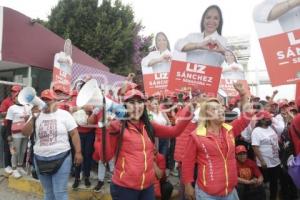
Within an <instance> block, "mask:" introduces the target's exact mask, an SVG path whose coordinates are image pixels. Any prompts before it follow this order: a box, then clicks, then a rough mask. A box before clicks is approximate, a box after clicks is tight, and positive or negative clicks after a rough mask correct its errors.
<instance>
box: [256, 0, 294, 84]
mask: <svg viewBox="0 0 300 200" xmlns="http://www.w3.org/2000/svg"><path fill="white" fill-rule="evenodd" d="M299 16H300V1H299V0H295V1H288V0H262V2H261V3H260V4H258V5H257V6H256V7H255V9H254V12H253V17H254V22H255V26H256V29H257V33H258V36H259V42H260V46H261V49H262V53H263V56H264V59H265V63H266V67H267V70H268V73H269V77H270V80H271V84H272V86H278V85H285V84H292V83H295V82H297V81H299V80H300V53H299V49H300V18H299Z"/></svg>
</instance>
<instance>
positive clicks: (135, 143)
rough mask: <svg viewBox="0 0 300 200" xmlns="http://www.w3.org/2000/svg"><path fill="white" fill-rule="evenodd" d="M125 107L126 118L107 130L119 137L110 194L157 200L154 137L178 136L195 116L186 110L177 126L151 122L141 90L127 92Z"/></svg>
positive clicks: (113, 123)
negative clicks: (154, 185)
mask: <svg viewBox="0 0 300 200" xmlns="http://www.w3.org/2000/svg"><path fill="white" fill-rule="evenodd" d="M124 104H125V106H126V108H127V117H126V119H125V120H114V121H112V122H111V123H110V125H109V127H108V128H107V132H108V133H109V134H110V135H111V138H112V137H116V136H117V137H118V138H119V139H118V142H117V150H116V164H115V169H114V173H113V177H112V183H111V188H110V192H111V195H112V198H113V199H114V200H116V199H118V200H122V199H124V200H127V199H130V200H148V199H151V200H154V199H155V197H154V187H153V184H154V180H155V173H154V168H153V166H154V163H153V162H154V152H153V151H154V137H155V136H157V137H164V138H169V137H176V136H178V135H179V134H180V133H181V131H182V130H184V128H185V126H186V125H187V124H188V123H189V120H190V118H191V116H190V115H191V113H190V112H189V107H186V108H184V109H182V110H181V111H180V112H179V113H178V114H177V116H178V117H179V118H178V122H177V124H176V126H162V125H158V124H156V123H154V122H150V121H149V119H148V114H147V111H146V109H145V97H144V95H143V94H142V93H141V92H140V91H138V90H136V89H132V90H129V91H128V92H126V93H125V96H124ZM112 139H113V138H112Z"/></svg>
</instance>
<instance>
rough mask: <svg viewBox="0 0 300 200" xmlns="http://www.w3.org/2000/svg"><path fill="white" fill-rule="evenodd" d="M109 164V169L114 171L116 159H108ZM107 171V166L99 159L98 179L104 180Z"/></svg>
mask: <svg viewBox="0 0 300 200" xmlns="http://www.w3.org/2000/svg"><path fill="white" fill-rule="evenodd" d="M108 165H109V171H110V172H113V171H114V167H115V160H114V159H111V160H110V161H108ZM105 172H106V166H105V164H104V163H103V162H102V161H101V160H99V163H98V180H99V181H102V182H103V181H104V177H105Z"/></svg>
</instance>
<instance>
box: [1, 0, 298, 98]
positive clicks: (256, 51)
mask: <svg viewBox="0 0 300 200" xmlns="http://www.w3.org/2000/svg"><path fill="white" fill-rule="evenodd" d="M58 1H59V0H0V6H6V7H10V8H12V9H14V10H17V11H19V12H21V13H23V14H25V15H27V16H29V17H31V18H41V19H44V20H47V16H48V15H50V13H51V8H53V7H55V6H56V4H57V2H58ZM261 1H262V0H122V2H123V3H125V4H129V5H131V6H132V8H133V10H134V12H135V20H136V21H141V22H142V24H143V25H144V26H145V29H144V31H143V34H145V35H149V34H155V33H157V32H160V31H162V32H165V33H166V35H167V36H168V38H169V41H170V44H171V48H173V47H174V44H175V42H176V41H177V40H178V39H180V38H182V37H185V36H186V35H187V34H189V33H191V32H199V31H200V20H201V17H202V13H203V12H204V10H205V9H206V8H207V7H208V6H209V5H212V4H217V5H219V7H220V8H221V10H222V12H223V19H224V24H223V31H222V35H223V36H225V37H226V36H249V38H250V45H251V47H250V48H251V53H250V56H251V57H250V60H249V64H248V68H249V69H253V70H254V69H265V64H264V60H263V56H262V53H261V49H260V46H259V43H258V37H257V34H256V30H255V26H254V23H253V18H252V11H253V8H254V7H255V5H257V4H258V3H260V2H261ZM99 2H101V1H99ZM256 77H257V76H255V77H250V78H251V79H256ZM251 81H255V80H251ZM287 88H289V89H288V90H287ZM271 89H272V88H271V86H262V87H260V88H259V91H258V95H259V96H261V97H264V95H266V92H267V91H268V93H272V90H271ZM273 89H279V91H280V93H279V95H278V96H279V97H280V98H281V97H288V98H294V97H293V94H292V95H291V92H288V93H287V92H286V91H291V90H290V89H292V90H294V86H288V87H287V86H284V87H276V88H273ZM270 95H271V94H270Z"/></svg>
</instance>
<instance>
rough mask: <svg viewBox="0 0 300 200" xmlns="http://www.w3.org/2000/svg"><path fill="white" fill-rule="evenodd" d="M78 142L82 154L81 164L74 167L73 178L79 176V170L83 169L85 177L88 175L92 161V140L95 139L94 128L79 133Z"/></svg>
mask: <svg viewBox="0 0 300 200" xmlns="http://www.w3.org/2000/svg"><path fill="white" fill-rule="evenodd" d="M79 136H80V143H81V151H82V156H83V162H82V165H80V166H77V167H75V178H76V179H79V178H80V172H81V170H82V171H83V175H84V176H85V177H87V178H88V177H90V172H91V167H92V161H93V157H92V156H93V152H94V148H93V147H94V141H95V132H94V130H93V131H91V132H89V133H80V134H79Z"/></svg>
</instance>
